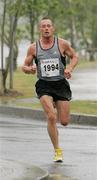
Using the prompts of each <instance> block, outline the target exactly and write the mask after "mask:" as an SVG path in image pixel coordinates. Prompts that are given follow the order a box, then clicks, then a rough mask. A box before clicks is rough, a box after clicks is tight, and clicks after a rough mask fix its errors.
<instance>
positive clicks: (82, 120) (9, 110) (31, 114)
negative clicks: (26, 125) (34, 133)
mask: <svg viewBox="0 0 97 180" xmlns="http://www.w3.org/2000/svg"><path fill="white" fill-rule="evenodd" d="M0 114H4V115H11V116H12V117H15V116H17V117H19V118H27V119H37V120H45V119H46V116H45V113H44V112H43V110H37V109H35V110H33V109H31V108H23V107H11V106H0ZM70 123H71V124H77V125H78V124H79V125H91V126H97V116H96V115H86V114H71V121H70Z"/></svg>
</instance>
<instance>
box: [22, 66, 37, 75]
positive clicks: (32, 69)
mask: <svg viewBox="0 0 97 180" xmlns="http://www.w3.org/2000/svg"><path fill="white" fill-rule="evenodd" d="M36 69H37V68H36V64H34V65H32V66H25V65H24V66H23V67H22V70H23V71H24V72H25V73H27V74H35V73H36Z"/></svg>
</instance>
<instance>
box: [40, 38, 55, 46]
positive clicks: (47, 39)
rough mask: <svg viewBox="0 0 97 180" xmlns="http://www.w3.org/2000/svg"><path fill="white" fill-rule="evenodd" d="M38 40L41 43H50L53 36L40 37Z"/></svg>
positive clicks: (52, 40)
mask: <svg viewBox="0 0 97 180" xmlns="http://www.w3.org/2000/svg"><path fill="white" fill-rule="evenodd" d="M40 42H41V43H43V44H52V43H53V42H54V37H53V36H52V37H41V38H40Z"/></svg>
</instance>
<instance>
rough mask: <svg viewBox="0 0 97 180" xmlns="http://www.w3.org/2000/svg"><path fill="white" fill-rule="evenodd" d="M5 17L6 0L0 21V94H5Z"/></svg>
mask: <svg viewBox="0 0 97 180" xmlns="http://www.w3.org/2000/svg"><path fill="white" fill-rule="evenodd" d="M5 15H6V0H4V9H3V20H2V27H1V31H2V32H1V71H2V73H1V92H2V93H4V92H5V89H6V87H5V83H4V76H5V70H4V51H3V47H4V26H5Z"/></svg>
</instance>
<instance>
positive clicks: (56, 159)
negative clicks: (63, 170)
mask: <svg viewBox="0 0 97 180" xmlns="http://www.w3.org/2000/svg"><path fill="white" fill-rule="evenodd" d="M54 162H63V154H62V149H61V148H58V149H56V150H55V156H54Z"/></svg>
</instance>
